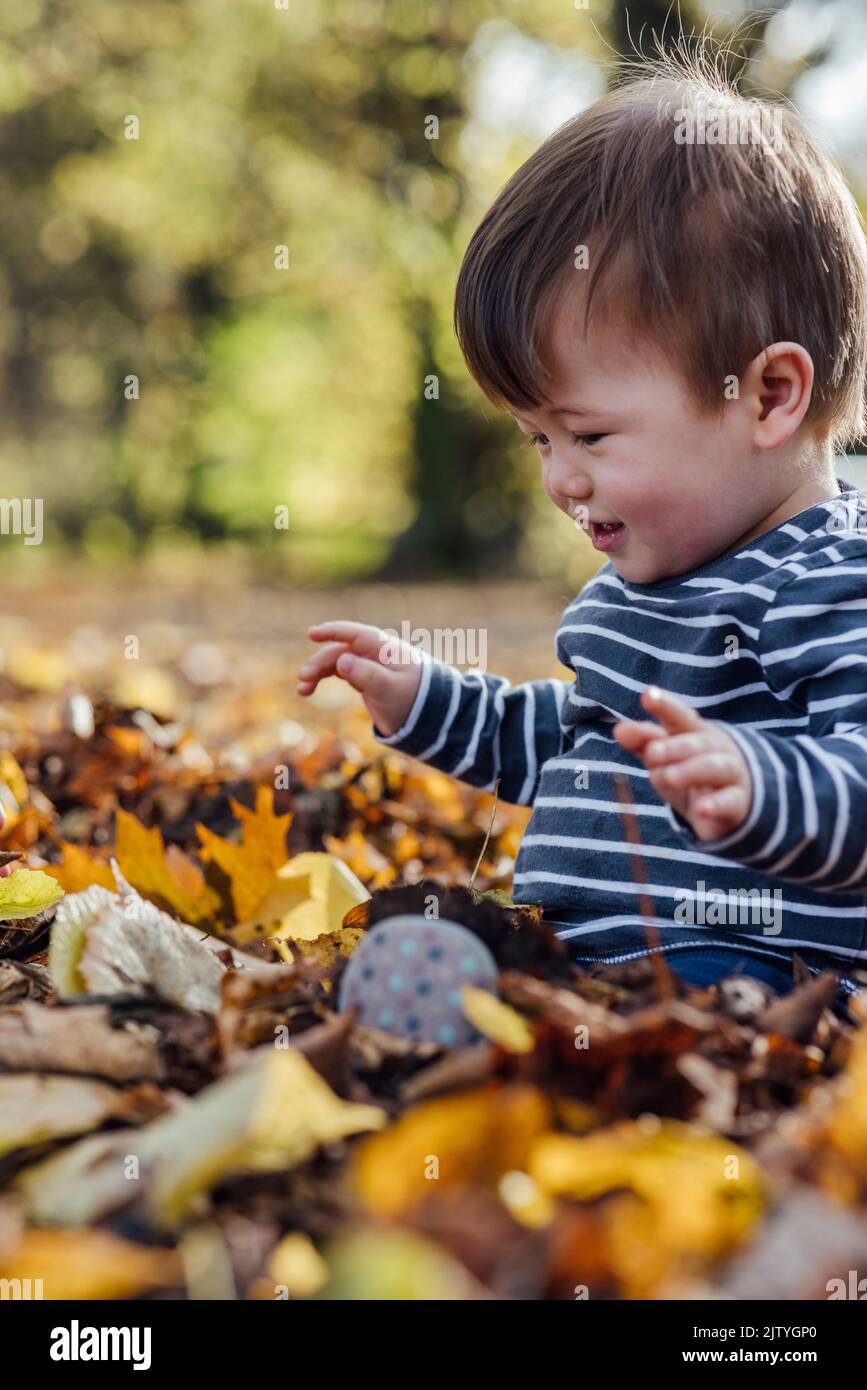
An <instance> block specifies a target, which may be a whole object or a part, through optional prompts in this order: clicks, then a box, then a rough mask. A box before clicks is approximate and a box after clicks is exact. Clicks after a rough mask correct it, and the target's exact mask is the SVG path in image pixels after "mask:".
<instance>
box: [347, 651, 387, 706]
mask: <svg viewBox="0 0 867 1390" xmlns="http://www.w3.org/2000/svg"><path fill="white" fill-rule="evenodd" d="M337 674H338V676H342V677H343V679H344V680H345V681H346V682H347V684H348V685H351V686H352V688H353V690H357V691H358V693H359V695H366V696H367V697H368V698H369V699H372V700H382V699H387V698H388V695H389V678H390V673H389V669H388V667H387V666H382V665H381V664H380V662H378V661H371V660H369V659H368V658H367V657H363V656H356V655H355V654H354V653H352V652H344V653H343V655H342V656H340V657H338V660H337Z"/></svg>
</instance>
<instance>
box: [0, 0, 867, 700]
mask: <svg viewBox="0 0 867 1390" xmlns="http://www.w3.org/2000/svg"><path fill="white" fill-rule="evenodd" d="M736 26H739V28H740V33H739V37H738V39H737V41H736V42H735V43H733V44H732V46H731V53H730V56H729V59H728V61H729V62H730V63H731V66H732V67H733V68H736V69H739V70H742V73H743V82H744V86H745V88H746V89H747V90H749V91H754V92H755V93H757V94H763V95H768V94H771V95H772V94H775V93H780V92H782V93H786V94H788V95H789V96H791V98H792V99H793V100H794V101H795V103H796V104H797V105H798V106H799V107H800V108H801V109H802V110H803V112H804V113H805V115H806V117H807V118H808V120H809V122H810V124H811V126H812V127H813V129H814V130H815V131H816V133H817V134H818V135H819V136H820V138H821V139H822V140H824V141H826V142H827V144H828V147H829V148H830V149H831V150H832V151H833V152H834V153H835V154H836V155H837V157H838V158H839V159H840V161H841V162H842V164H843V166H844V168H845V170H846V173H847V175H848V177H849V179H850V181H851V183H852V186H853V188H854V189H855V192H856V194H857V196H858V198H859V200H860V202H861V204H862V206H864V204H865V200H867V153H865V150H867V141H865V133H867V80H865V79H867V11H865V9H864V6H863V3H862V0H827V2H826V3H817V0H788V3H776V4H774V3H772V4H770V5H767V6H764V7H763V8H762V9H761V10H757V9H756V8H755V7H753V6H750V5H748V4H745V3H741V4H733V5H727V6H725V5H704V4H701V3H698V2H697V0H696V2H695V3H693V0H680V4H679V7H678V6H672V5H671V4H670V3H669V0H661V2H660V3H657V2H656V0H630V3H629V4H627V5H624V4H622V3H605V0H588V3H587V5H586V8H585V7H584V5H583V4H582V3H575V0H460V3H456V2H455V0H452V3H447V0H303V3H301V2H300V0H148V3H147V4H146V5H143V4H141V3H140V0H16V3H15V5H6V6H3V8H2V11H0V108H2V123H0V203H2V208H3V217H2V219H0V227H2V230H0V236H2V254H0V392H2V402H0V436H2V437H0V496H2V497H40V498H42V499H44V527H45V539H44V542H43V544H42V545H39V546H25V545H23V544H22V542H21V539H20V538H17V537H14V536H0V556H2V563H3V572H4V576H5V579H4V591H3V618H2V626H0V648H2V652H3V659H4V661H5V663H6V669H7V670H8V669H9V662H12V663H13V664H14V665H15V666H16V670H15V671H14V672H13V674H14V675H15V676H16V678H17V679H23V678H26V679H29V680H31V682H35V683H38V682H40V681H41V682H42V683H43V684H45V685H46V688H49V687H52V686H57V685H58V683H59V682H61V681H62V679H63V678H64V675H65V674H68V672H69V670H70V669H71V670H73V672H74V673H76V674H78V675H80V676H82V677H87V676H88V674H94V676H95V675H98V674H99V673H100V672H101V670H102V667H103V666H104V665H105V663H106V662H108V663H109V664H110V662H111V661H115V662H117V661H121V660H122V658H123V650H122V641H123V637H124V636H125V635H128V634H129V633H130V632H136V633H139V634H145V636H146V637H147V641H146V642H145V643H144V647H145V650H144V651H143V654H142V659H143V661H147V660H150V661H151V663H152V665H154V666H159V665H160V664H161V663H162V664H165V662H166V661H168V662H170V663H171V662H174V663H175V664H176V665H177V663H179V662H181V660H182V658H183V657H184V655H185V654H186V655H187V656H188V653H189V650H190V647H191V646H196V648H197V650H198V656H197V658H196V659H195V660H193V661H191V662H190V661H189V659H188V665H190V667H191V670H192V676H193V678H194V679H193V683H192V686H191V687H190V689H194V688H195V686H196V681H197V680H199V679H200V678H204V677H208V678H209V679H211V680H222V679H223V677H224V675H225V673H226V668H227V667H231V668H234V667H235V666H236V665H237V663H239V662H241V661H246V660H247V659H249V660H253V659H254V657H255V652H256V651H257V650H258V649H259V648H258V646H257V643H260V641H261V644H262V649H263V650H267V651H268V652H270V655H271V658H272V660H273V661H274V662H280V661H282V662H283V664H284V666H286V667H287V670H288V664H291V661H292V660H294V659H295V652H296V649H297V648H298V647H299V644H300V642H301V640H302V638H303V631H304V628H306V626H307V624H308V623H309V622H311V621H314V620H316V619H317V618H320V617H326V616H336V615H337V614H338V613H342V614H345V615H346V616H360V617H364V618H366V619H368V620H371V621H376V622H378V623H380V624H391V625H394V626H399V624H400V622H401V621H402V620H403V619H404V618H407V619H409V620H410V621H411V622H412V623H414V624H416V623H419V624H428V625H440V626H444V627H449V626H454V625H455V624H456V623H458V622H462V623H464V624H480V625H484V626H486V627H488V628H489V629H490V631H491V641H489V647H488V649H489V660H490V661H491V662H492V663H493V662H495V661H496V659H497V658H498V657H499V659H500V666H501V667H502V666H503V665H505V666H507V667H508V668H509V674H512V675H514V676H516V677H523V676H524V675H525V674H535V675H544V674H546V673H547V671H548V670H550V669H552V665H553V664H555V663H554V657H553V652H552V635H553V631H554V629H555V627H556V622H557V618H558V616H559V614H560V612H561V611H562V608H563V607H564V606H565V603H566V602H568V601H569V598H570V597H571V596H572V595H574V593H575V592H576V591H577V588H578V587H580V584H581V582H583V580H584V579H586V578H587V577H588V575H589V574H590V573H592V571H593V570H594V569H595V568H596V566H597V564H598V557H597V556H596V555H595V553H594V552H593V551H592V549H591V548H590V546H589V543H588V542H587V540H586V537H584V536H583V535H581V534H580V533H578V532H576V530H575V528H574V527H573V526H572V525H571V523H570V522H569V520H568V519H567V518H566V517H564V516H563V515H561V514H560V513H558V512H556V511H555V509H554V508H552V507H551V505H550V503H549V502H548V501H547V499H546V498H545V496H544V494H543V493H542V491H541V487H540V486H539V480H538V464H537V460H536V456H535V452H534V451H531V450H528V449H527V448H526V447H522V440H523V436H521V435H520V434H519V432H518V431H517V430H516V429H515V426H514V423H513V422H512V421H511V420H510V419H508V417H503V416H501V415H499V414H498V413H497V412H496V411H495V410H494V409H493V408H492V407H491V406H490V405H489V404H488V403H487V402H486V401H485V399H484V397H482V395H481V393H480V392H479V390H478V388H477V387H476V385H475V384H474V382H473V381H472V380H471V378H470V377H469V374H468V372H467V370H466V368H465V366H464V363H463V361H462V358H461V356H460V353H459V351H458V348H457V344H456V342H455V339H454V335H453V331H452V302H453V291H454V283H455V277H456V274H457V269H458V266H459V263H460V259H461V256H462V253H463V251H464V248H465V247H466V244H467V241H468V239H469V237H470V235H471V233H472V231H473V229H474V228H475V226H476V225H477V223H478V221H479V219H480V218H481V216H482V214H483V212H484V211H485V209H486V207H487V206H488V204H489V203H490V201H491V199H492V197H493V196H494V194H495V193H496V191H497V189H498V188H499V187H500V186H501V185H502V183H503V182H504V181H505V180H506V179H507V178H508V177H509V175H510V174H511V173H512V172H513V171H514V169H515V168H516V167H517V166H518V164H519V163H520V162H521V161H522V160H523V159H524V158H526V157H527V155H528V154H529V153H530V152H531V151H532V150H533V149H534V148H535V147H536V146H537V145H538V144H539V143H540V141H541V140H543V139H544V138H545V136H547V135H548V134H549V133H550V132H551V131H552V130H554V129H555V128H556V127H557V126H558V125H559V124H561V123H562V122H563V121H564V120H565V119H567V118H568V117H569V116H571V115H572V114H574V113H575V112H577V111H578V110H580V109H581V108H583V107H584V106H586V105H588V104H589V103H591V102H592V101H593V100H594V99H595V98H597V97H598V96H599V95H601V94H602V93H603V92H604V90H605V89H606V86H607V85H608V84H609V83H610V82H611V81H612V80H613V78H614V63H615V61H616V59H617V58H618V56H619V55H621V54H625V53H634V52H635V49H636V47H638V48H643V49H644V51H646V52H652V51H653V40H652V37H651V35H652V33H653V31H654V30H655V32H656V33H657V34H658V35H662V36H663V37H662V42H663V43H667V42H673V41H674V39H675V38H676V37H677V35H678V32H679V29H683V30H684V31H686V32H687V33H689V32H690V30H692V29H695V30H702V29H705V30H706V31H707V32H708V33H710V34H711V35H713V36H717V37H719V38H721V39H724V38H725V37H726V35H728V34H730V33H731V31H732V30H733V29H734V28H735V27H736ZM434 124H435V125H436V129H435V134H436V138H428V137H429V136H430V135H431V134H432V133H434V131H433V130H432V127H433V126H434ZM130 136H132V137H134V138H129V137H130ZM281 247H283V248H285V252H284V253H283V261H282V262H281V261H280V254H281V253H280V252H279V251H278V249H277V248H281ZM432 379H434V380H435V385H434V386H433V387H432V385H431V382H432ZM131 383H132V385H131ZM853 470H855V471H856V472H858V476H859V477H861V478H863V476H864V473H863V470H860V465H858V464H851V465H848V471H849V474H850V475H851V474H852V473H853ZM859 470H860V471H859ZM841 471H843V472H844V476H845V470H844V469H842V468H841ZM278 518H279V521H278V524H276V525H275V520H277V519H278ZM507 635H508V640H509V651H508V652H507V651H506V650H505V643H506V639H507ZM226 642H229V643H230V646H229V647H226V646H225V643H226ZM58 643H60V644H61V645H62V649H63V651H62V658H61V659H59V660H54V659H53V658H52V651H53V650H54V648H56V647H57V644H58ZM209 643H214V644H215V648H214V651H212V652H211V654H210V656H208V654H207V652H205V653H204V654H203V653H202V651H201V650H199V649H200V648H202V646H203V644H204V646H205V647H206V648H207V646H208V644H209ZM232 643H234V645H231V644H232ZM215 652H216V654H214V653H215ZM22 653H23V655H22ZM40 662H41V665H40ZM52 662H53V664H52ZM209 663H210V664H209ZM221 663H222V664H221ZM540 663H541V665H542V667H543V668H546V669H540ZM494 669H496V666H495V667H494ZM128 675H129V672H127V676H128ZM183 679H184V680H185V681H187V682H188V685H189V680H190V675H189V672H185V673H183ZM206 683H207V682H206ZM329 684H331V685H335V684H336V683H335V682H330V683H329ZM188 693H189V690H188ZM322 698H324V699H325V701H326V704H327V702H328V698H329V697H328V696H327V695H326V696H323V697H322ZM338 698H341V697H338ZM165 703H166V704H167V706H170V705H171V703H172V698H171V693H170V692H169V693H168V694H167V695H166V701H165Z"/></svg>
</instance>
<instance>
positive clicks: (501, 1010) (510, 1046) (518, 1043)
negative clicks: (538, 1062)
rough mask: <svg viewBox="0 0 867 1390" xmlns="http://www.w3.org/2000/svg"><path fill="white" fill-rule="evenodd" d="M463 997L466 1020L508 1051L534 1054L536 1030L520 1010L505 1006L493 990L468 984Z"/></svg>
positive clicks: (465, 986)
mask: <svg viewBox="0 0 867 1390" xmlns="http://www.w3.org/2000/svg"><path fill="white" fill-rule="evenodd" d="M461 998H462V1001H463V1012H464V1015H465V1017H466V1018H468V1019H469V1021H470V1023H472V1024H473V1026H474V1027H475V1028H477V1029H478V1031H479V1032H480V1033H481V1034H483V1036H484V1037H486V1038H489V1039H490V1041H491V1042H495V1043H497V1044H498V1045H499V1046H500V1047H502V1048H504V1049H505V1051H506V1052H532V1050H533V1048H534V1046H535V1038H534V1036H533V1030H532V1028H530V1027H529V1025H528V1024H527V1021H526V1019H524V1018H522V1017H521V1015H520V1014H519V1013H518V1011H517V1009H513V1008H512V1007H511V1005H509V1004H504V1003H503V1001H502V999H498V998H497V997H496V995H495V994H491V992H490V990H487V989H478V988H477V987H476V986H475V985H464V986H463V989H462V992H461Z"/></svg>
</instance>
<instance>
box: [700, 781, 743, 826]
mask: <svg viewBox="0 0 867 1390" xmlns="http://www.w3.org/2000/svg"><path fill="white" fill-rule="evenodd" d="M749 799H750V798H749V795H748V793H747V792H746V790H745V789H744V788H743V787H724V788H723V789H722V791H718V792H712V793H711V795H709V796H702V797H701V798H700V799H699V800H698V801H697V802H696V804H695V809H696V811H698V812H699V814H700V815H702V816H714V817H715V818H716V819H718V820H721V821H724V822H726V823H729V824H731V825H732V826H736V825H740V823H741V821H742V820H743V819H744V818H745V816H746V814H747V811H748V810H749V809H750V808H749Z"/></svg>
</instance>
